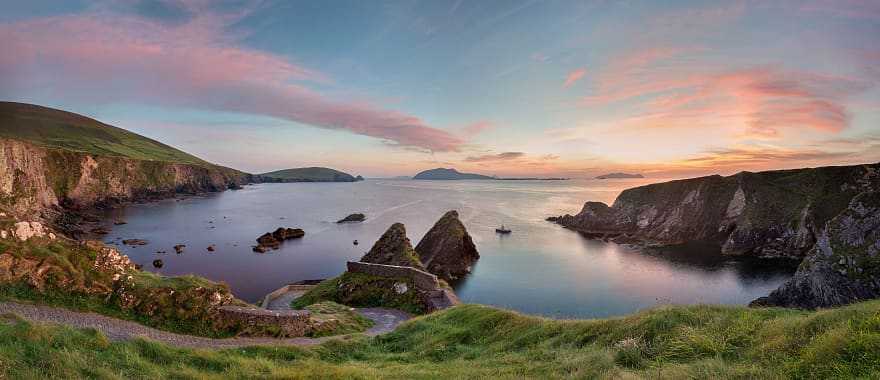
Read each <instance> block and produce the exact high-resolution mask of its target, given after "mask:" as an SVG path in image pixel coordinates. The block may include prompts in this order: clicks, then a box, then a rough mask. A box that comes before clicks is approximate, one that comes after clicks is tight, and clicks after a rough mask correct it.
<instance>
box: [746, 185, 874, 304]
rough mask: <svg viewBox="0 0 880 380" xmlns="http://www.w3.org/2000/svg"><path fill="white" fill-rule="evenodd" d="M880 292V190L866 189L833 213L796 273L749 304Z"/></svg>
mask: <svg viewBox="0 0 880 380" xmlns="http://www.w3.org/2000/svg"><path fill="white" fill-rule="evenodd" d="M878 297H880V192H866V193H863V194H861V195H859V196H858V197H856V198H854V199H853V200H852V202H850V204H849V207H847V209H846V210H845V211H844V212H843V213H841V214H840V215H838V216H837V217H835V218H834V219H832V220H831V221H830V222H828V224H827V225H826V227H825V228H824V230H823V231H822V233H821V234H820V235H819V239H818V241H817V243H816V245H815V246H814V247H813V249H812V250H811V251H810V253H809V255H808V256H807V258H805V259H804V261H803V262H802V263H801V265H800V266H799V267H798V270H797V272H796V273H795V274H794V276H793V277H792V278H791V279H790V280H788V282H786V283H784V284H783V285H782V286H780V287H779V289H776V290H774V291H773V292H772V293H770V295H769V296H767V297H761V298H759V299H757V300H755V301H753V302H752V303H751V304H750V305H751V306H785V307H798V308H805V309H815V308H820V307H822V308H825V307H834V306H841V305H845V304H849V303H853V302H858V301H862V300H868V299H873V298H878Z"/></svg>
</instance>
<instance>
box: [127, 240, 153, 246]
mask: <svg viewBox="0 0 880 380" xmlns="http://www.w3.org/2000/svg"><path fill="white" fill-rule="evenodd" d="M122 244H125V245H147V244H148V242H147V241H146V240H144V239H125V240H123V241H122Z"/></svg>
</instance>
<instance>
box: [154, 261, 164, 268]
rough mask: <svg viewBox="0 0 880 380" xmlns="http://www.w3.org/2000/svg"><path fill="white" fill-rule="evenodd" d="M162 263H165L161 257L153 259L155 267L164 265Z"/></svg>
mask: <svg viewBox="0 0 880 380" xmlns="http://www.w3.org/2000/svg"><path fill="white" fill-rule="evenodd" d="M164 265H165V262H164V261H162V259H156V260H153V267H155V268H157V269H158V268H162V266H164Z"/></svg>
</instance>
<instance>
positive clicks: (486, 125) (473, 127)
mask: <svg viewBox="0 0 880 380" xmlns="http://www.w3.org/2000/svg"><path fill="white" fill-rule="evenodd" d="M496 127H497V125H495V123H492V122H491V121H486V120H481V121H478V122H476V123H472V124H470V125H468V126H466V127H464V128H463V129H462V134H463V135H464V136H465V137H467V138H471V137H474V136H476V135H479V134H480V133H483V132H485V131H489V130H492V129H495V128H496Z"/></svg>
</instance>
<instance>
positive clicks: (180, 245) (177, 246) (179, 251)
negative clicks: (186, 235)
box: [174, 244, 186, 254]
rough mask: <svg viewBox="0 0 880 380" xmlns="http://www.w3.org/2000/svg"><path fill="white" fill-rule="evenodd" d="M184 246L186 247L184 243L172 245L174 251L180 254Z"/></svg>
mask: <svg viewBox="0 0 880 380" xmlns="http://www.w3.org/2000/svg"><path fill="white" fill-rule="evenodd" d="M184 248H186V245H184V244H178V245H175V246H174V252H177V253H178V254H181V253H183V249H184Z"/></svg>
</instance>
